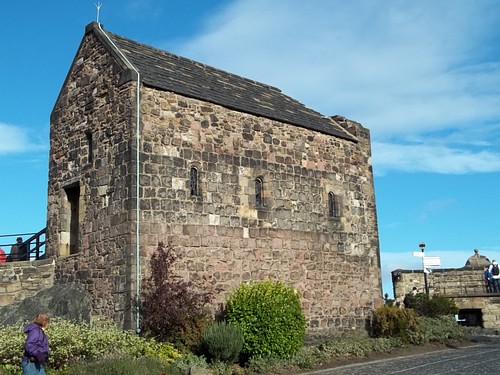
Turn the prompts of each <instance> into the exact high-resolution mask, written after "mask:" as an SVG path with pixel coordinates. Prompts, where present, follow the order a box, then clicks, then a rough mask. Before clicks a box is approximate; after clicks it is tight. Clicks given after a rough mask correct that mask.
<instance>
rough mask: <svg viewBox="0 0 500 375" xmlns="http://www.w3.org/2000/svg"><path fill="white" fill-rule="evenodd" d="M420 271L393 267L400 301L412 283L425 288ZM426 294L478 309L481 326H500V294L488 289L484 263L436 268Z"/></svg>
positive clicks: (393, 275) (428, 281)
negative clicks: (462, 266) (472, 265)
mask: <svg viewBox="0 0 500 375" xmlns="http://www.w3.org/2000/svg"><path fill="white" fill-rule="evenodd" d="M423 275H424V274H423V272H422V271H420V270H419V271H415V270H395V271H392V280H393V288H394V297H395V299H396V301H397V302H399V303H402V302H403V300H404V297H405V295H406V294H408V293H410V292H411V291H412V289H413V287H416V288H417V289H418V290H419V292H422V293H423V292H425V288H424V284H425V282H424V277H423ZM427 284H428V286H429V295H431V296H432V295H434V294H439V295H441V296H445V297H449V298H452V299H453V300H454V301H455V303H456V304H457V307H458V308H459V309H461V310H471V309H472V310H478V311H480V312H481V314H480V316H481V320H482V325H483V327H484V328H495V329H499V328H500V305H499V302H500V295H498V294H494V293H487V292H486V288H485V285H484V282H483V267H465V268H445V269H435V270H433V271H432V272H431V273H430V274H428V275H427Z"/></svg>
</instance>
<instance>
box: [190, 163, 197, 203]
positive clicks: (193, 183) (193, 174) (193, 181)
mask: <svg viewBox="0 0 500 375" xmlns="http://www.w3.org/2000/svg"><path fill="white" fill-rule="evenodd" d="M189 190H190V194H191V196H192V197H197V196H198V195H199V191H198V169H196V168H195V167H191V171H190V172H189Z"/></svg>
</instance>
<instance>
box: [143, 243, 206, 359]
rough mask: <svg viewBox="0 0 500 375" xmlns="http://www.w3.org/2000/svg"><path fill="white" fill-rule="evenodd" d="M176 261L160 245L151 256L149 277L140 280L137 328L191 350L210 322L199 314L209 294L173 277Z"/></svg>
mask: <svg viewBox="0 0 500 375" xmlns="http://www.w3.org/2000/svg"><path fill="white" fill-rule="evenodd" d="M176 259H177V256H176V255H175V253H174V250H173V249H172V247H170V246H169V245H165V244H164V243H162V242H161V243H159V244H158V248H157V249H156V252H155V253H154V254H153V255H152V256H151V260H150V267H151V274H150V276H148V277H146V278H144V280H143V295H142V304H141V311H142V327H141V328H142V330H143V332H144V334H146V335H149V336H153V337H155V338H157V339H158V340H160V341H170V342H175V343H178V344H181V345H182V346H185V347H187V348H188V349H190V350H191V349H193V346H196V345H197V344H198V343H199V342H200V339H201V333H202V332H203V330H204V328H205V326H206V325H207V324H209V323H210V324H211V323H212V320H211V319H210V320H208V319H207V315H206V314H205V313H204V311H203V308H204V307H205V306H206V305H207V304H208V303H209V302H210V301H211V300H212V293H211V292H210V291H208V290H207V289H206V288H205V289H204V288H203V287H201V286H199V285H196V284H194V283H192V282H188V281H184V280H182V279H180V278H179V277H177V276H176V275H175V273H174V271H173V264H174V262H175V260H176Z"/></svg>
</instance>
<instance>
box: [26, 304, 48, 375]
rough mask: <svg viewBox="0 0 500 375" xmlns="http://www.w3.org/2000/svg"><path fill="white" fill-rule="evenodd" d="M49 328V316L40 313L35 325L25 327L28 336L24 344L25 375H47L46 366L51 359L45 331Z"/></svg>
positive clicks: (34, 322)
mask: <svg viewBox="0 0 500 375" xmlns="http://www.w3.org/2000/svg"><path fill="white" fill-rule="evenodd" d="M48 326H49V317H48V315H47V314H42V313H39V314H37V315H36V316H35V320H33V323H30V324H28V325H27V326H26V327H24V333H26V334H27V335H28V336H27V337H26V341H25V343H24V354H23V359H22V361H21V367H22V369H23V375H46V374H45V364H46V363H47V360H48V358H49V340H48V339H47V336H46V335H45V329H46V328H47V327H48Z"/></svg>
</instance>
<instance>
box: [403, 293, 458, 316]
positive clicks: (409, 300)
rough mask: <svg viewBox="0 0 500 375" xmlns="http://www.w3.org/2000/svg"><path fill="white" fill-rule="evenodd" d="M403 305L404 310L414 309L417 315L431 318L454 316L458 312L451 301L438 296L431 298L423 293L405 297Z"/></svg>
mask: <svg viewBox="0 0 500 375" xmlns="http://www.w3.org/2000/svg"><path fill="white" fill-rule="evenodd" d="M404 304H405V307H406V308H410V309H414V310H415V311H416V312H417V314H418V315H420V316H427V317H431V318H435V317H438V316H443V315H455V314H456V313H458V310H459V309H458V307H457V305H456V304H455V301H454V300H453V299H451V298H447V297H444V296H440V295H438V294H434V295H433V296H432V297H431V298H429V296H428V295H427V294H425V293H418V294H416V295H414V296H413V295H407V296H406V297H405V299H404Z"/></svg>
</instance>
